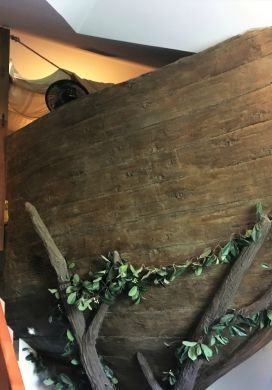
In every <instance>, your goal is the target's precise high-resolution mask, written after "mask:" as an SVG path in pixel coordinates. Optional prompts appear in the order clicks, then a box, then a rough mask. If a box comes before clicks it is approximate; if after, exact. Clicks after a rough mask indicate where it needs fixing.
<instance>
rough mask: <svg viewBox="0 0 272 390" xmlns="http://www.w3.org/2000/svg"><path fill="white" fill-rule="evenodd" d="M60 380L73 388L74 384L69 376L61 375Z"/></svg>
mask: <svg viewBox="0 0 272 390" xmlns="http://www.w3.org/2000/svg"><path fill="white" fill-rule="evenodd" d="M59 378H60V380H61V381H62V382H63V383H65V384H66V385H70V386H73V382H72V380H71V379H70V378H69V376H67V375H65V374H59Z"/></svg>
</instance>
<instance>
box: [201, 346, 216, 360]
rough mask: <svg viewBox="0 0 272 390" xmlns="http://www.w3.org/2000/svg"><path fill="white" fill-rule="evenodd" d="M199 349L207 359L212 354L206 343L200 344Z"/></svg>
mask: <svg viewBox="0 0 272 390" xmlns="http://www.w3.org/2000/svg"><path fill="white" fill-rule="evenodd" d="M201 349H202V351H203V353H204V355H205V358H206V359H207V360H209V358H211V357H212V356H213V350H212V349H211V348H210V347H208V345H206V344H201Z"/></svg>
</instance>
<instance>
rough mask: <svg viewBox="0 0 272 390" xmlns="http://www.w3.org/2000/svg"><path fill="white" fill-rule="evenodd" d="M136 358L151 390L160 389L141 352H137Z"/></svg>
mask: <svg viewBox="0 0 272 390" xmlns="http://www.w3.org/2000/svg"><path fill="white" fill-rule="evenodd" d="M137 360H138V363H139V365H140V367H141V369H142V372H143V374H144V376H145V379H146V380H147V383H148V384H149V386H150V388H151V389H152V390H162V387H161V386H160V385H159V384H158V382H157V381H156V379H155V376H154V374H153V372H152V370H151V368H150V366H149V364H148V362H147V360H146V358H145V357H144V355H143V354H142V353H141V352H137Z"/></svg>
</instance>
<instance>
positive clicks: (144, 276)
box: [44, 203, 272, 390]
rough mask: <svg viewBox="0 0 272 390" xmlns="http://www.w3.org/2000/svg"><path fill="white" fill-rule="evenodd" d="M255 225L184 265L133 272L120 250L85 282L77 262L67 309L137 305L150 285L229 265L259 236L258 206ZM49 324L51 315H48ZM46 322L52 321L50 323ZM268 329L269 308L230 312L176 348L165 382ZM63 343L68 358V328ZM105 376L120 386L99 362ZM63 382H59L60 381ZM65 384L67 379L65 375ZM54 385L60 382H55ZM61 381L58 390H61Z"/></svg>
mask: <svg viewBox="0 0 272 390" xmlns="http://www.w3.org/2000/svg"><path fill="white" fill-rule="evenodd" d="M256 215H257V221H258V222H257V223H256V224H255V225H254V226H253V227H252V228H251V229H248V230H246V232H245V233H244V234H238V235H233V236H232V237H231V239H230V240H229V241H228V242H227V243H226V244H225V245H224V246H222V247H216V248H215V249H214V250H212V249H211V248H206V249H205V250H204V251H203V253H201V254H200V255H199V256H197V257H195V258H193V259H189V260H187V261H185V262H184V263H183V264H172V265H168V266H162V267H154V266H148V267H147V266H145V265H142V266H141V267H140V268H135V267H134V266H133V265H132V264H131V263H130V262H128V261H127V260H126V259H124V258H121V257H120V256H119V254H118V252H113V253H109V254H108V256H107V257H106V256H101V258H102V260H103V262H104V268H103V269H102V270H99V271H95V272H92V271H90V272H89V274H88V278H87V279H81V278H80V276H79V274H78V273H76V272H73V270H74V268H75V263H70V264H68V266H69V269H70V274H71V280H70V281H71V283H70V285H69V286H68V287H67V288H66V291H65V293H66V300H67V304H68V305H74V306H75V307H76V308H77V309H78V310H79V311H82V312H84V311H86V310H91V311H92V310H97V309H98V308H99V306H100V305H101V304H102V303H104V304H107V305H112V304H113V303H114V302H115V301H116V299H117V298H118V296H120V295H121V294H126V295H127V296H128V297H129V299H131V300H132V302H133V303H134V304H139V303H140V302H141V300H142V299H143V294H144V292H146V291H147V290H148V289H149V288H150V287H152V286H155V287H160V286H163V287H167V286H168V285H169V284H170V283H172V282H173V281H174V280H175V279H176V278H177V277H179V276H181V275H182V274H184V273H185V272H193V273H194V274H195V275H196V276H198V277H199V276H201V275H202V273H203V272H204V271H205V270H206V269H207V268H209V267H211V266H213V265H218V264H228V263H230V262H232V261H233V260H235V259H236V258H237V257H238V255H239V254H240V253H241V251H242V249H243V248H245V247H247V246H249V245H250V244H251V243H252V242H256V241H257V240H258V238H259V235H260V223H259V221H260V219H261V217H262V215H263V210H262V205H261V204H260V203H258V204H257V205H256ZM262 267H263V268H265V269H271V267H270V265H268V264H266V263H264V264H262ZM49 291H50V292H51V293H52V294H53V295H54V296H55V298H56V299H60V292H59V290H58V289H49ZM51 321H52V317H51ZM51 321H50V322H51ZM271 325H272V310H264V311H262V312H260V313H255V314H254V315H251V316H248V317H246V316H243V315H242V314H241V313H239V312H235V311H234V310H232V311H231V312H228V313H227V314H225V315H224V316H223V317H221V318H220V319H219V320H217V321H216V322H215V323H213V324H212V325H211V326H210V327H209V328H208V329H203V336H202V337H201V339H200V340H198V341H194V340H185V341H183V342H182V345H181V346H180V348H178V350H177V353H176V355H177V360H178V367H177V369H176V370H169V371H167V372H164V374H165V377H164V380H166V381H167V382H168V383H169V384H170V385H175V383H176V381H177V379H176V375H177V372H178V370H179V369H180V366H181V365H182V364H183V363H184V362H185V360H187V359H190V360H192V361H195V360H197V359H206V360H209V359H211V358H212V357H213V356H214V355H215V354H216V353H218V351H219V348H220V347H221V346H224V345H226V344H228V343H229V341H230V339H231V338H232V337H235V336H239V337H243V336H247V335H248V333H249V332H250V331H251V330H252V329H257V328H263V327H268V326H271ZM66 336H67V340H68V342H67V345H66V347H65V351H64V354H66V355H69V354H71V351H72V350H73V347H72V344H73V343H74V336H73V334H72V332H71V330H70V329H67V332H66ZM70 361H71V364H74V365H77V364H79V363H78V361H79V359H78V358H77V357H73V358H72V359H71V360H70ZM103 368H104V372H105V374H106V376H107V377H108V378H109V380H110V381H111V383H112V384H113V386H115V385H116V384H117V383H118V380H117V378H116V377H115V376H114V373H113V371H112V370H111V369H110V368H109V367H108V366H107V365H105V364H104V363H103ZM62 379H63V378H62ZM62 379H61V380H62ZM52 380H53V379H50V378H47V379H46V381H45V382H44V383H45V384H48V385H49V384H52V383H51V382H52ZM65 380H66V381H68V379H67V378H66V376H65ZM54 383H55V384H58V382H56V381H55V382H54ZM60 386H64V385H63V383H61V384H60V385H59V389H62V388H65V387H60ZM67 386H70V387H67V389H69V390H70V389H72V388H73V387H71V386H72V385H71V384H69V385H68V383H67Z"/></svg>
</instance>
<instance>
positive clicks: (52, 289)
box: [48, 288, 58, 294]
mask: <svg viewBox="0 0 272 390" xmlns="http://www.w3.org/2000/svg"><path fill="white" fill-rule="evenodd" d="M48 291H49V292H50V293H51V294H56V292H58V289H57V288H49V289H48Z"/></svg>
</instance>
